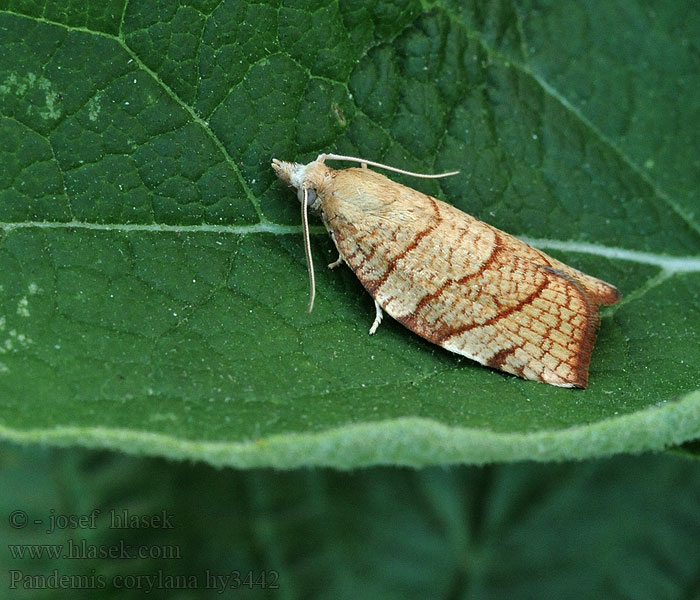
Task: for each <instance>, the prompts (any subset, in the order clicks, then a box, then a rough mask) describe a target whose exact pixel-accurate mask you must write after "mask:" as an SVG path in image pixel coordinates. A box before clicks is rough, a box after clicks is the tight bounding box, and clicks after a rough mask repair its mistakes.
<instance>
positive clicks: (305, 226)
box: [301, 187, 316, 313]
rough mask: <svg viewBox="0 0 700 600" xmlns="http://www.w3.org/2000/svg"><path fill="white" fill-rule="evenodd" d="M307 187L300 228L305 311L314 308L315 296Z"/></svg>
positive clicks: (302, 205)
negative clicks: (306, 272)
mask: <svg viewBox="0 0 700 600" xmlns="http://www.w3.org/2000/svg"><path fill="white" fill-rule="evenodd" d="M308 198H309V189H308V188H306V187H305V188H304V201H303V202H302V203H301V228H302V231H303V234H304V252H305V254H306V266H307V268H308V270H309V289H310V294H309V296H310V297H309V307H308V308H307V309H306V312H309V313H310V312H311V311H312V310H313V309H314V298H315V297H316V278H315V277H314V261H313V259H312V258H311V240H310V239H309V213H308V202H307V200H308Z"/></svg>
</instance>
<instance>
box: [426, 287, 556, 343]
mask: <svg viewBox="0 0 700 600" xmlns="http://www.w3.org/2000/svg"><path fill="white" fill-rule="evenodd" d="M548 285H549V279H548V278H546V277H545V278H544V280H543V281H542V283H541V284H540V285H538V286H537V289H536V290H535V291H533V292H532V293H531V294H529V295H528V296H526V297H525V298H523V299H522V300H520V302H518V303H517V304H514V305H513V306H509V307H508V308H506V309H505V310H503V311H502V312H499V313H498V314H497V315H494V316H493V317H491V318H490V319H486V321H483V322H481V323H477V322H471V323H468V324H466V325H461V326H460V327H455V328H453V329H447V328H445V329H447V331H445V333H440V334H439V335H437V336H436V337H435V338H431V339H433V341H434V342H435V343H436V344H440V345H443V344H444V343H445V342H446V341H447V340H449V339H450V338H452V337H455V336H458V335H461V334H463V333H465V332H467V331H469V330H471V329H476V328H477V327H488V326H489V325H493V324H494V323H496V322H497V321H500V320H501V319H505V318H506V317H508V316H510V315H512V314H513V313H514V312H518V311H519V310H521V309H522V308H524V307H525V306H528V305H529V304H531V303H532V301H533V300H534V299H535V298H537V297H538V296H539V295H540V294H541V293H542V291H543V290H544V289H545V288H546V287H547V286H548Z"/></svg>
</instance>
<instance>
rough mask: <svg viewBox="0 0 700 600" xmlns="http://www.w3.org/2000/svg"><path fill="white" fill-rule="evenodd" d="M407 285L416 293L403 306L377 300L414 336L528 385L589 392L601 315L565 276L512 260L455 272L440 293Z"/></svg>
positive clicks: (428, 281) (431, 282)
mask: <svg viewBox="0 0 700 600" xmlns="http://www.w3.org/2000/svg"><path fill="white" fill-rule="evenodd" d="M407 279H410V282H409V281H406V284H407V288H410V290H411V293H410V294H409V295H404V296H403V300H399V299H398V298H395V297H384V296H383V294H381V293H380V294H379V295H378V296H377V300H378V302H379V304H380V305H382V306H383V308H384V309H385V310H386V311H387V312H388V313H389V314H390V315H391V316H393V317H395V318H396V319H397V320H398V321H400V322H401V323H403V324H404V325H405V326H406V327H408V328H409V329H411V330H412V331H414V332H415V333H417V334H419V335H421V336H422V337H424V338H426V339H428V340H430V341H431V342H434V343H436V344H438V345H439V346H442V347H444V348H445V349H447V350H450V351H451V352H455V353H457V354H461V355H463V356H466V357H468V358H471V359H473V360H476V361H478V362H480V363H481V364H484V365H487V366H490V367H494V368H497V369H501V370H503V371H506V372H508V373H512V374H514V375H518V376H521V377H525V378H526V379H533V380H537V381H544V382H546V383H550V384H554V385H559V386H564V387H585V386H586V384H587V380H588V365H589V362H590V357H591V351H592V349H593V343H594V341H595V335H596V330H597V327H598V315H597V311H596V305H595V304H594V303H593V302H591V300H590V299H589V297H588V295H587V294H586V292H585V290H584V289H583V287H582V286H581V285H580V283H579V282H578V281H576V280H575V279H574V278H572V277H571V276H570V275H568V274H567V273H564V272H563V271H560V270H558V269H555V268H553V267H550V266H543V265H537V264H535V263H532V262H530V261H528V260H523V259H519V258H515V259H514V258H513V257H510V258H509V259H508V260H504V261H493V262H491V263H490V265H489V266H488V267H487V268H484V269H481V270H480V272H479V273H478V275H475V274H474V273H469V274H467V275H465V276H462V277H460V276H459V273H456V272H454V271H453V272H452V275H451V276H450V277H449V278H447V279H443V280H441V281H440V282H439V284H437V285H436V280H435V279H432V278H429V277H428V278H425V277H422V276H420V275H419V276H416V275H415V274H413V275H408V277H407ZM410 298H413V299H416V298H418V301H417V302H411V301H410V300H409V299H410ZM401 304H403V306H401Z"/></svg>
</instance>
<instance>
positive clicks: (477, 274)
mask: <svg viewBox="0 0 700 600" xmlns="http://www.w3.org/2000/svg"><path fill="white" fill-rule="evenodd" d="M464 233H465V234H466V233H468V230H465V232H464ZM463 235H464V234H463ZM460 239H461V238H460ZM494 242H495V243H494V245H493V246H492V250H491V254H490V255H489V257H488V258H487V259H486V260H485V261H484V262H483V264H482V265H481V266H480V267H479V269H478V270H477V271H474V272H473V273H470V274H469V275H465V276H464V277H461V278H459V279H447V280H446V281H445V283H443V284H442V285H441V286H440V287H439V288H438V289H437V290H436V291H434V292H431V293H429V294H426V295H425V296H423V297H422V298H421V299H420V300H419V301H418V304H417V305H416V308H415V309H414V311H413V314H414V315H417V314H418V313H419V312H420V311H421V310H422V309H423V308H424V307H425V306H426V305H427V304H429V303H430V302H432V301H433V300H437V299H438V298H439V297H440V296H442V294H443V293H444V292H445V290H446V289H447V288H448V287H449V286H451V285H454V284H457V285H463V284H465V283H467V282H468V281H470V280H471V279H474V278H477V277H480V276H481V274H482V273H483V272H484V271H485V270H486V269H488V268H489V267H490V266H491V264H492V263H493V262H494V261H495V260H496V256H497V255H498V254H499V253H500V251H501V248H500V243H499V242H500V239H499V237H498V234H496V237H495V238H494Z"/></svg>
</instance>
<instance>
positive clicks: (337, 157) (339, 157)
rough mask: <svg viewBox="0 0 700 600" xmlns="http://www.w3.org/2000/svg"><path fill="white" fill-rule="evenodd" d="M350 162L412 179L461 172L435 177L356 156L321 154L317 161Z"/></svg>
mask: <svg viewBox="0 0 700 600" xmlns="http://www.w3.org/2000/svg"><path fill="white" fill-rule="evenodd" d="M326 159H329V160H349V161H352V162H358V163H360V164H362V166H365V165H372V166H373V167H379V168H380V169H386V170H387V171H395V172H396V173H401V174H402V175H410V176H411V177H422V178H423V179H438V178H440V177H449V176H450V175H457V173H459V171H450V172H449V173H437V174H435V175H427V174H426V173H414V172H413V171H404V170H403V169H397V168H396V167H390V166H389V165H384V164H382V163H378V162H374V161H372V160H367V159H366V158H357V157H355V156H343V155H342V154H319V155H318V158H317V159H316V160H317V161H320V162H323V161H324V160H326Z"/></svg>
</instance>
